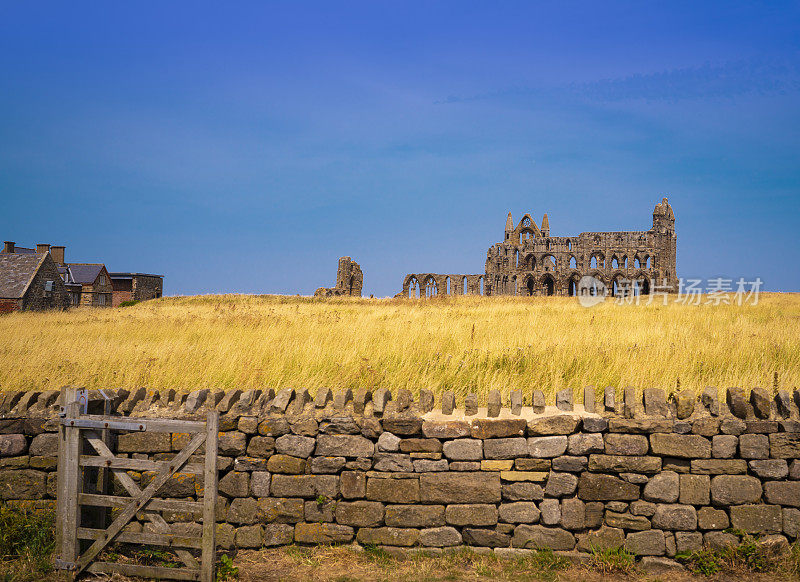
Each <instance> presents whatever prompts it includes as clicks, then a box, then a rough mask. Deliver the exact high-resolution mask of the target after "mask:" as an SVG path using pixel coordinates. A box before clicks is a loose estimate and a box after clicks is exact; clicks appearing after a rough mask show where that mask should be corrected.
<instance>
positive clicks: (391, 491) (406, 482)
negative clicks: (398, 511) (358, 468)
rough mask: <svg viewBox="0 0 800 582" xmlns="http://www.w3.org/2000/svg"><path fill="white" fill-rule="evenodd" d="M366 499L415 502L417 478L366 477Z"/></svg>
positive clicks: (385, 501)
mask: <svg viewBox="0 0 800 582" xmlns="http://www.w3.org/2000/svg"><path fill="white" fill-rule="evenodd" d="M367 499H369V500H371V501H383V502H384V503H417V502H419V500H420V486H419V481H418V480H417V479H379V478H376V477H371V478H369V479H367Z"/></svg>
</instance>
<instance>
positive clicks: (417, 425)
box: [359, 417, 422, 456]
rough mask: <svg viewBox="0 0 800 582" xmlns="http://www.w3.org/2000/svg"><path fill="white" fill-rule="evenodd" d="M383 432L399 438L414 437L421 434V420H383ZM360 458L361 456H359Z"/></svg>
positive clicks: (409, 418) (412, 418)
mask: <svg viewBox="0 0 800 582" xmlns="http://www.w3.org/2000/svg"><path fill="white" fill-rule="evenodd" d="M381 424H382V425H383V430H385V431H389V432H390V433H393V434H396V435H400V436H414V435H418V434H421V433H422V419H421V418H416V417H395V418H384V419H383V420H382V421H381ZM359 456H362V455H359Z"/></svg>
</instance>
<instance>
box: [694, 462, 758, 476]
mask: <svg viewBox="0 0 800 582" xmlns="http://www.w3.org/2000/svg"><path fill="white" fill-rule="evenodd" d="M691 467H692V473H698V474H701V475H743V474H745V473H747V461H745V460H744V459H697V460H694V461H692V462H691Z"/></svg>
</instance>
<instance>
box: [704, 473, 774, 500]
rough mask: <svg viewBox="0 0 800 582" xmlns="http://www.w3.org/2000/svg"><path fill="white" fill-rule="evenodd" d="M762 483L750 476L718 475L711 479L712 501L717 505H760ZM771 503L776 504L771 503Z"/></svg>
mask: <svg viewBox="0 0 800 582" xmlns="http://www.w3.org/2000/svg"><path fill="white" fill-rule="evenodd" d="M760 499H761V481H759V480H758V479H757V478H755V477H750V476H748V475H717V476H716V477H714V478H712V479H711V500H712V501H713V502H714V504H715V505H742V504H745V503H758V502H759V500H760ZM770 503H775V502H774V501H770Z"/></svg>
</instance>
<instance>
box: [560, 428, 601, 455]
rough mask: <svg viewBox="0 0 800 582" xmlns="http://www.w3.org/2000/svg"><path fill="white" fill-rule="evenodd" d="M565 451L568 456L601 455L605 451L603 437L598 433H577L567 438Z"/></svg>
mask: <svg viewBox="0 0 800 582" xmlns="http://www.w3.org/2000/svg"><path fill="white" fill-rule="evenodd" d="M568 443H569V444H568V446H567V451H568V452H569V454H570V455H586V454H587V453H602V452H603V451H604V450H605V442H604V441H603V435H601V434H598V433H578V434H573V435H570V436H569V438H568Z"/></svg>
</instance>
